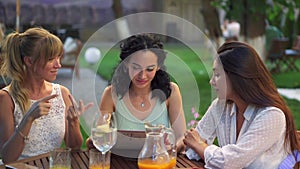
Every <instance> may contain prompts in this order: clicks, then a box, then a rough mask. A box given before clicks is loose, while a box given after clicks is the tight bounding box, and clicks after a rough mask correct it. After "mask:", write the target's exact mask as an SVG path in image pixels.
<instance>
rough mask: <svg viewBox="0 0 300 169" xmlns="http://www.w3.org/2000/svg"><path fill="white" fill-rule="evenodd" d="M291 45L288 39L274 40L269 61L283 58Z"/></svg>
mask: <svg viewBox="0 0 300 169" xmlns="http://www.w3.org/2000/svg"><path fill="white" fill-rule="evenodd" d="M288 45H289V39H288V38H274V39H272V41H271V46H270V49H269V51H268V55H267V59H276V58H281V57H283V54H284V50H285V49H286V48H287V47H288Z"/></svg>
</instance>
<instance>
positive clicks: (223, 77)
mask: <svg viewBox="0 0 300 169" xmlns="http://www.w3.org/2000/svg"><path fill="white" fill-rule="evenodd" d="M210 84H211V86H213V87H214V89H215V91H216V93H217V96H218V98H219V99H230V98H231V95H232V94H233V92H232V86H231V82H230V80H229V79H228V76H227V74H226V73H225V71H224V69H223V66H222V64H221V63H220V61H218V60H217V59H216V60H215V61H214V64H213V76H212V77H211V79H210Z"/></svg>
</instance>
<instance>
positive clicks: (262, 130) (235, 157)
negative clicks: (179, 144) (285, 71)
mask: <svg viewBox="0 0 300 169" xmlns="http://www.w3.org/2000/svg"><path fill="white" fill-rule="evenodd" d="M210 84H211V85H212V87H213V88H214V89H215V91H216V94H217V97H218V98H217V99H215V100H214V101H213V102H212V104H211V106H210V107H209V109H208V110H207V112H206V114H205V115H204V116H203V118H202V119H201V120H200V122H199V123H198V125H197V127H196V129H191V130H190V131H187V132H186V133H185V138H184V143H185V145H186V146H188V147H190V148H191V149H192V150H194V152H195V153H196V154H197V155H199V156H200V157H201V158H202V159H204V160H205V167H206V168H230V169H235V168H253V169H258V168H261V169H269V168H270V169H274V168H278V167H279V165H280V163H281V162H282V161H283V160H284V159H285V158H286V157H287V155H288V154H290V153H291V152H292V151H293V150H298V149H299V147H298V144H297V138H296V129H295V125H294V121H293V117H292V113H291V111H290V110H289V108H288V107H287V105H286V104H285V102H284V100H283V98H282V97H281V96H280V94H279V93H278V91H277V89H276V86H275V84H274V83H273V82H272V77H271V74H270V73H269V71H268V70H267V68H266V66H265V65H264V63H263V62H262V60H261V59H260V57H259V55H258V54H257V52H256V51H255V50H254V49H253V48H252V47H251V46H250V45H248V44H246V43H242V42H228V43H225V44H223V45H222V46H221V47H220V48H219V49H218V56H217V57H216V58H215V61H214V64H213V76H212V78H211V80H210ZM216 137H217V138H218V144H219V146H217V145H214V144H213V141H214V139H215V138H216ZM189 152H192V151H189ZM188 155H189V154H188Z"/></svg>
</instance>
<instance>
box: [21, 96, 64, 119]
mask: <svg viewBox="0 0 300 169" xmlns="http://www.w3.org/2000/svg"><path fill="white" fill-rule="evenodd" d="M57 96H58V95H57V94H53V95H49V96H46V97H44V98H42V99H40V100H38V101H36V102H35V103H33V104H32V106H31V107H30V109H29V110H28V111H27V113H26V116H28V117H29V118H31V119H32V121H33V120H35V119H37V118H39V117H41V116H44V115H47V114H48V113H49V110H50V107H51V103H50V102H49V100H51V99H53V98H55V97H57Z"/></svg>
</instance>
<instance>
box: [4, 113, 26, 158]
mask: <svg viewBox="0 0 300 169" xmlns="http://www.w3.org/2000/svg"><path fill="white" fill-rule="evenodd" d="M31 126H32V121H31V120H29V119H28V118H24V119H23V120H22V121H21V123H20V124H19V126H17V127H16V128H15V131H14V133H13V134H12V135H11V137H10V138H9V139H8V140H7V141H6V142H5V143H4V145H3V147H2V149H1V156H2V161H3V162H4V163H9V162H13V161H16V160H17V159H18V158H19V157H20V155H21V153H22V151H23V149H24V146H25V142H26V141H27V140H28V139H29V138H28V134H29V131H30V128H31Z"/></svg>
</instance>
